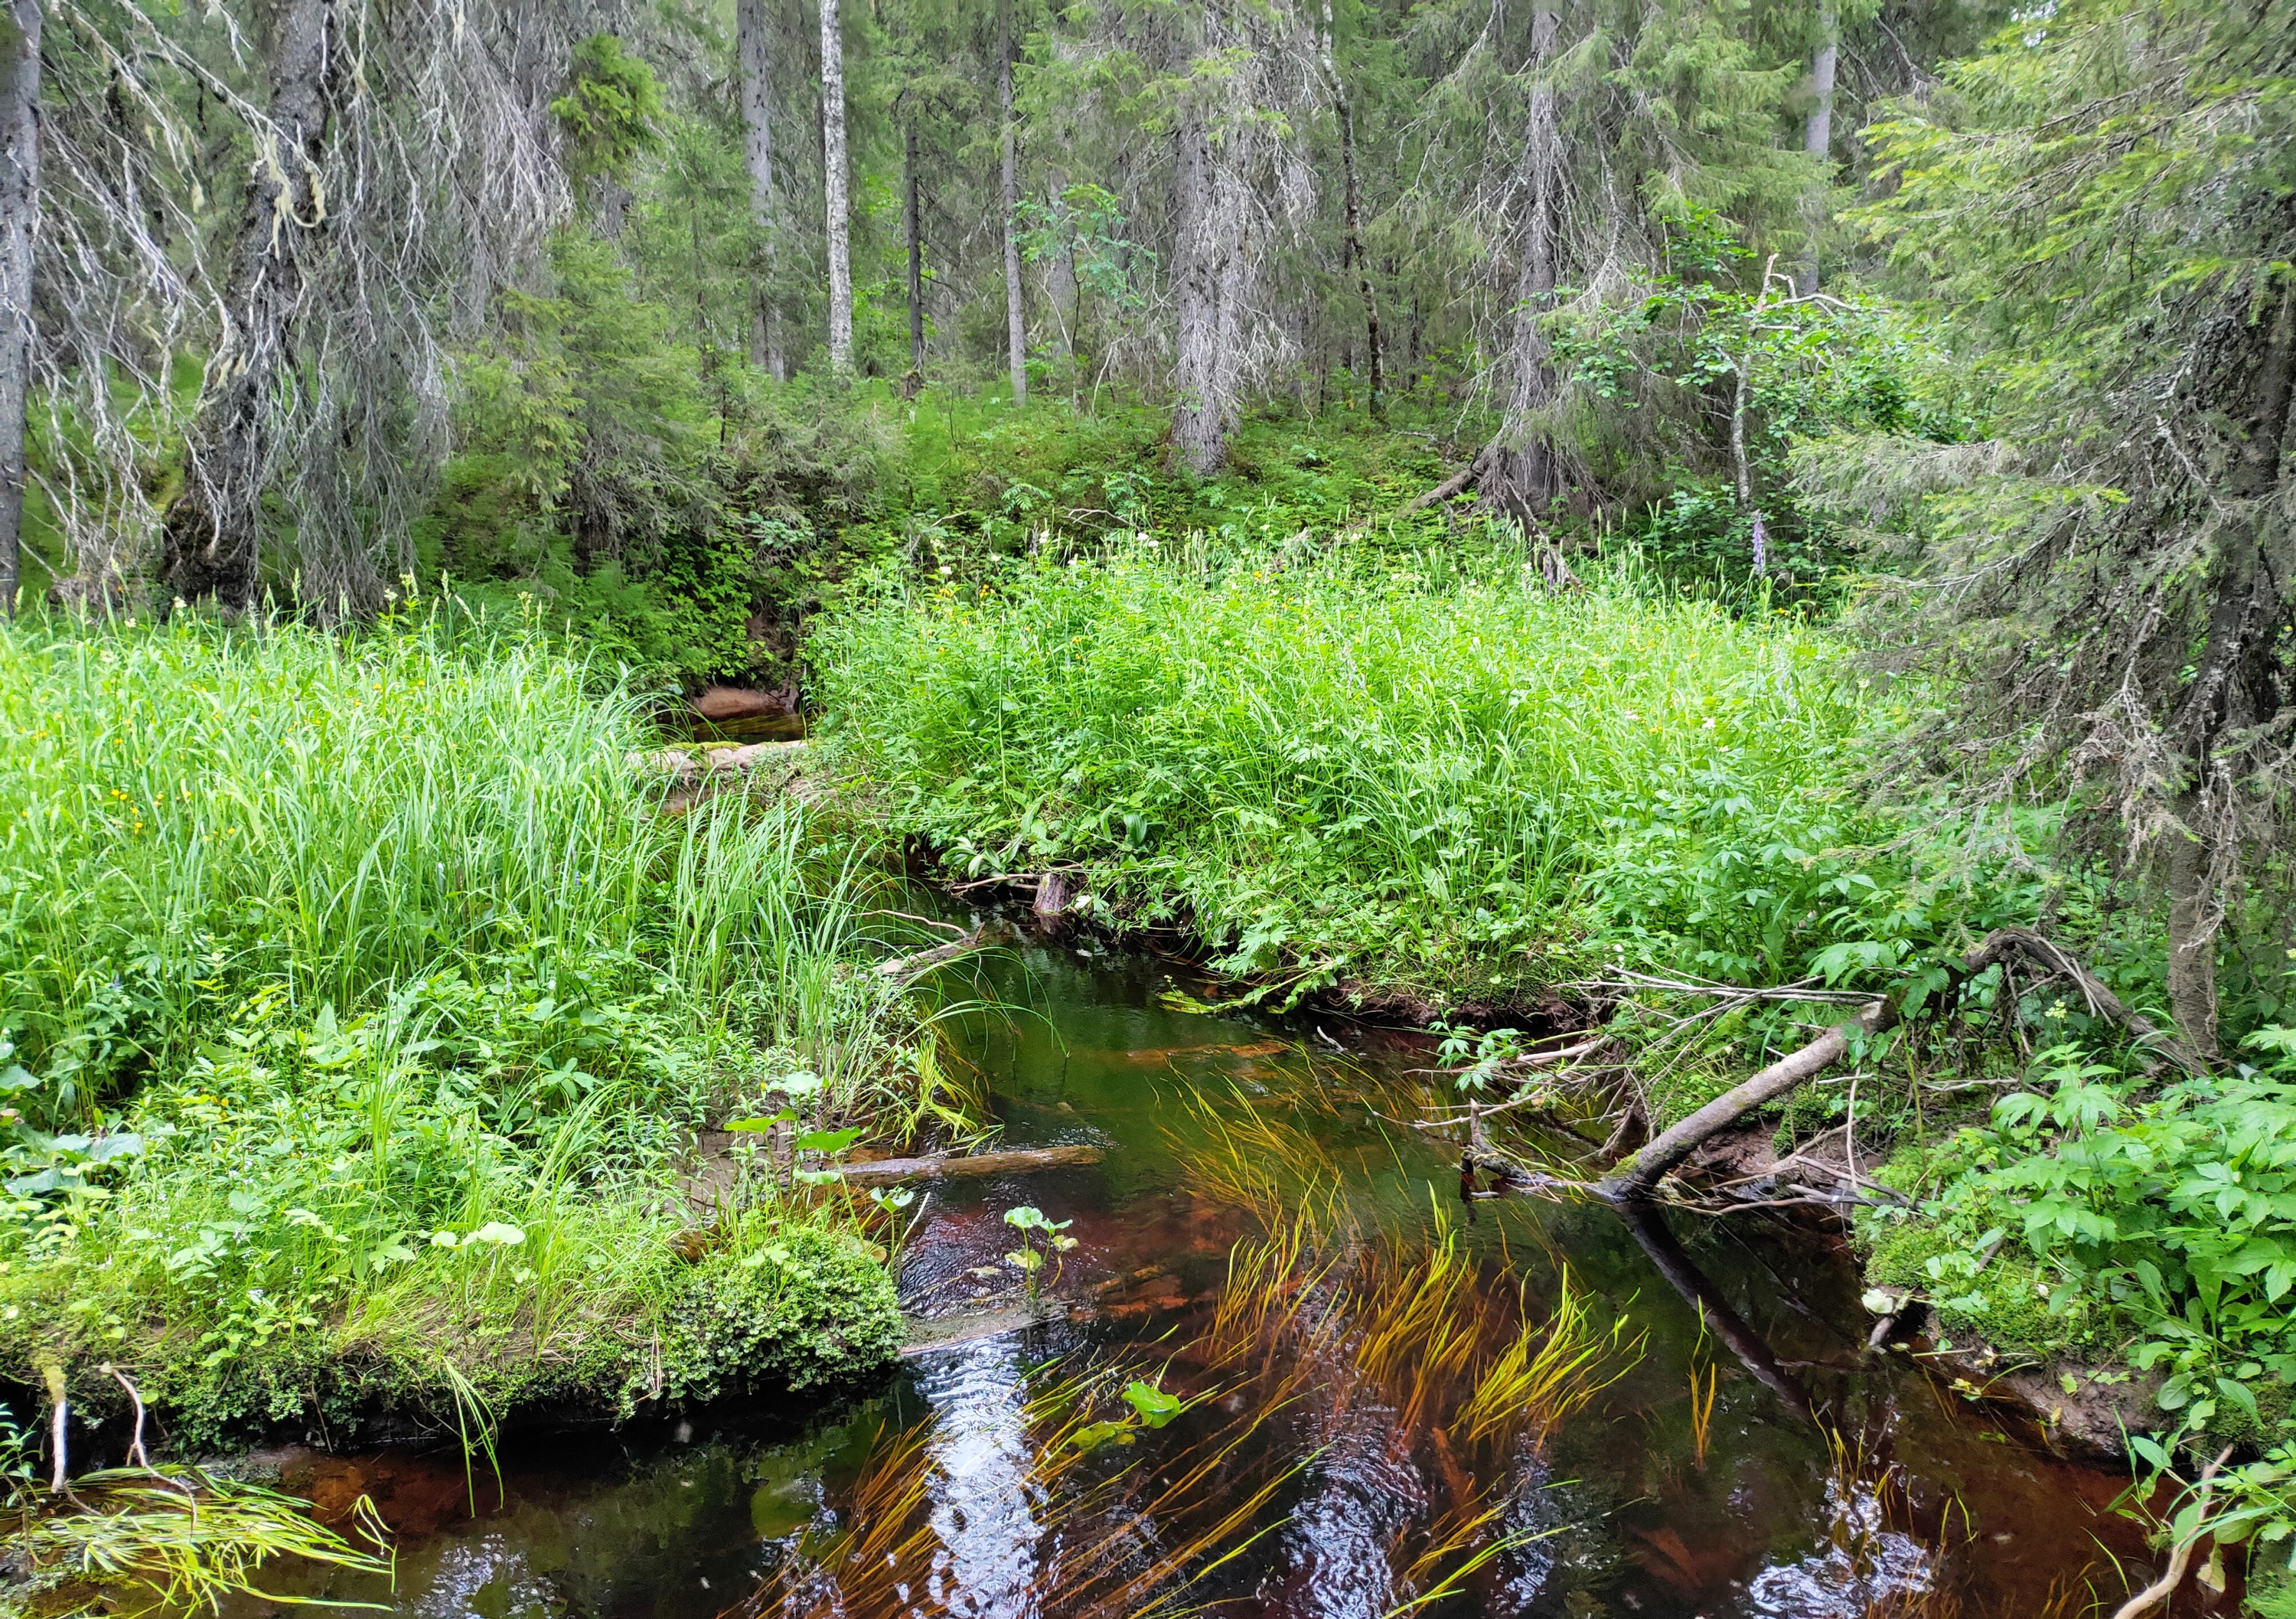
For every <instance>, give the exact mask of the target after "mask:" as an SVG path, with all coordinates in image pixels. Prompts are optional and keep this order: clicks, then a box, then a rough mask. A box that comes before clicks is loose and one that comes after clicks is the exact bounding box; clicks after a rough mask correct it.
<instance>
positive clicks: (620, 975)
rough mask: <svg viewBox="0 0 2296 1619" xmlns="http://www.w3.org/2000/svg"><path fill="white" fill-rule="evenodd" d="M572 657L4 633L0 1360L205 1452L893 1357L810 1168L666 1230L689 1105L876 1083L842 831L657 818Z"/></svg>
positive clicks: (436, 626)
mask: <svg viewBox="0 0 2296 1619" xmlns="http://www.w3.org/2000/svg"><path fill="white" fill-rule="evenodd" d="M605 684H606V685H607V686H609V688H610V689H607V690H605V691H604V692H603V694H602V693H601V692H600V691H599V690H598V689H597V687H598V686H599V685H600V674H599V671H597V670H591V669H588V668H586V667H584V666H583V665H581V664H579V663H578V662H571V661H569V660H568V659H566V658H564V657H562V656H560V655H557V654H554V653H551V652H550V651H548V650H546V649H545V648H543V647H541V646H539V645H536V644H534V643H532V642H530V641H529V640H527V639H525V638H523V637H521V636H519V635H516V634H513V633H496V632H494V631H490V630H488V629H487V627H485V626H484V625H480V624H473V623H471V622H470V621H468V620H464V619H461V618H458V617H457V616H455V615H454V614H453V613H451V612H438V613H435V614H425V615H423V616H421V617H419V618H417V617H402V618H401V619H398V620H394V621H392V622H389V623H387V624H386V625H384V626H383V627H381V629H378V630H375V631H373V632H372V633H367V634H361V635H357V636H340V637H337V636H329V635H324V634H319V633H316V632H311V631H307V630H304V629H299V628H297V627H294V626H291V625H286V624H267V625H255V626H250V627H248V628H246V629H235V630H234V629H217V628H215V627H212V626H208V627H201V626H197V625H193V624H191V623H188V622H181V623H178V624H177V625H175V626H172V627H167V628H160V627H152V626H144V627H129V626H119V627H112V628H109V629H86V630H83V629H69V628H53V627H42V626H39V625H37V624H26V625H22V626H18V627H11V628H8V629H0V730H4V732H5V733H6V734H7V735H8V736H9V738H10V746H9V748H8V750H7V751H6V752H5V754H4V756H0V937H4V938H5V940H6V941H7V946H8V948H7V949H5V951H4V952H0V956H4V965H0V1040H4V1041H5V1042H7V1043H9V1044H11V1045H12V1048H13V1050H12V1054H10V1053H4V1052H0V1086H4V1087H5V1088H6V1089H7V1090H8V1092H9V1095H8V1096H7V1097H6V1098H5V1100H6V1101H7V1102H8V1103H9V1104H10V1107H9V1111H8V1113H7V1114H5V1115H0V1125H4V1127H5V1131H6V1133H5V1138H4V1141H0V1160H4V1167H5V1170H6V1176H7V1178H6V1196H5V1197H4V1198H0V1366H4V1368H6V1369H7V1370H9V1371H11V1372H12V1373H13V1374H14V1375H16V1376H18V1377H26V1378H28V1379H29V1378H30V1377H32V1375H33V1374H34V1372H35V1371H36V1370H37V1368H41V1367H44V1366H47V1365H60V1366H61V1367H63V1368H67V1370H69V1371H70V1374H71V1376H72V1379H73V1381H74V1383H75V1385H77V1386H76V1388H75V1395H76V1400H77V1401H82V1402H87V1403H92V1404H93V1406H94V1408H95V1409H102V1407H103V1406H104V1404H105V1402H106V1401H107V1400H108V1399H116V1394H115V1393H114V1392H113V1390H112V1389H111V1386H110V1382H109V1379H106V1378H102V1377H98V1376H97V1375H96V1374H95V1373H94V1370H93V1369H92V1368H93V1367H94V1364H95V1363H96V1362H97V1361H100V1360H110V1361H113V1362H117V1363H119V1365H121V1366H122V1367H124V1368H127V1370H128V1371H129V1372H130V1374H131V1375H133V1376H134V1377H135V1378H136V1379H137V1381H138V1382H140V1383H141V1384H142V1385H143V1387H144V1390H145V1392H146V1393H148V1394H150V1395H151V1396H152V1398H153V1399H154V1401H155V1402H156V1403H157V1404H158V1405H160V1408H161V1409H163V1410H164V1411H166V1412H167V1413H168V1415H169V1416H170V1417H171V1418H173V1419H174V1423H175V1433H176V1436H177V1437H178V1438H179V1439H181V1440H184V1441H185V1442H190V1443H204V1442H214V1441H215V1440H217V1438H218V1437H220V1436H221V1435H222V1434H225V1432H228V1431H234V1430H248V1429H259V1428H263V1427H266V1426H274V1425H277V1424H283V1423H285V1424H299V1425H302V1426H309V1427H311V1428H313V1429H314V1431H317V1432H324V1433H330V1434H335V1435H336V1436H340V1433H341V1431H342V1428H343V1426H346V1425H350V1426H355V1425H356V1424H357V1423H358V1422H359V1421H360V1420H361V1419H362V1418H364V1417H366V1416H371V1415H373V1414H374V1412H375V1411H376V1410H377V1409H396V1410H398V1412H400V1413H401V1414H403V1415H408V1416H427V1417H430V1418H437V1419H440V1420H444V1421H446V1422H447V1423H448V1425H449V1426H452V1424H453V1423H454V1421H455V1419H456V1417H457V1415H458V1414H461V1415H462V1416H463V1418H465V1419H467V1418H468V1417H469V1415H470V1413H471V1412H474V1411H475V1412H479V1413H481V1414H482V1415H483V1414H486V1413H491V1414H492V1415H493V1416H496V1417H500V1416H504V1415H508V1414H510V1413H512V1412H513V1411H514V1410H516V1409H520V1408H521V1407H530V1406H532V1405H534V1404H536V1403H537V1402H539V1401H545V1400H550V1401H567V1402H571V1406H572V1407H574V1408H579V1407H581V1406H584V1405H588V1406H592V1407H597V1406H603V1408H604V1409H614V1408H615V1407H616V1406H617V1405H619V1406H621V1407H623V1408H625V1409H627V1406H628V1405H629V1404H630V1403H631V1402H632V1401H643V1400H645V1399H649V1398H654V1397H668V1395H669V1394H672V1393H685V1394H687V1395H693V1396H699V1395H702V1394H706V1393H709V1392H712V1391H713V1390H714V1389H716V1388H717V1387H720V1386H724V1385H728V1384H730V1383H737V1382H741V1381H743V1380H746V1379H749V1378H752V1377H756V1378H762V1379H765V1380H767V1381H775V1380H781V1381H788V1382H792V1383H796V1384H799V1385H804V1384H808V1383H812V1382H818V1381H822V1380H824V1379H828V1378H833V1377H839V1376H842V1375H846V1374H849V1373H851V1372H853V1371H857V1370H859V1369H862V1368H866V1367H868V1366H870V1365H872V1364H873V1363H875V1362H877V1361H878V1360H881V1359H882V1358H883V1357H885V1356H886V1355H888V1354H889V1353H890V1348H891V1345H892V1344H893V1343H894V1342H895V1341H896V1338H897V1334H898V1316H897V1313H896V1311H895V1309H894V1305H893V1301H892V1294H891V1289H890V1282H889V1281H888V1280H887V1279H886V1278H885V1277H884V1275H883V1273H882V1270H881V1265H880V1263H879V1262H878V1256H877V1255H876V1254H875V1253H874V1252H873V1250H872V1249H871V1248H870V1247H869V1245H866V1244H865V1242H864V1241H863V1240H862V1238H861V1237H859V1235H858V1234H857V1232H855V1231H854V1230H853V1229H851V1228H852V1221H851V1220H850V1218H849V1216H848V1215H846V1214H845V1213H844V1212H842V1210H843V1204H842V1203H841V1202H840V1201H835V1200H830V1199H826V1198H824V1199H820V1200H816V1195H815V1194H813V1193H811V1192H810V1191H808V1190H807V1189H805V1188H791V1187H790V1186H789V1185H787V1184H786V1183H785V1182H783V1183H778V1184H775V1185H773V1187H772V1189H770V1190H768V1191H767V1192H766V1193H765V1194H764V1195H763V1196H764V1197H765V1202H766V1203H767V1204H769V1205H770V1206H759V1207H756V1208H750V1209H746V1210H740V1211H734V1212H732V1214H730V1215H729V1217H728V1221H727V1226H726V1231H724V1232H722V1233H720V1234H719V1236H718V1237H717V1238H715V1239H713V1241H712V1242H711V1243H710V1244H708V1245H694V1244H688V1245H686V1251H685V1253H678V1252H676V1251H673V1249H672V1248H671V1247H670V1246H669V1245H668V1240H667V1239H668V1237H671V1236H673V1235H675V1234H676V1232H677V1231H678V1230H679V1229H681V1228H683V1227H685V1226H686V1225H687V1224H689V1223H691V1221H692V1220H693V1215H692V1214H691V1213H690V1212H689V1211H688V1210H687V1208H686V1206H685V1199H684V1198H683V1197H682V1196H680V1195H679V1194H678V1191H677V1173H678V1170H679V1166H680V1163H681V1160H682V1159H683V1157H684V1155H685V1154H686V1153H687V1152H688V1150H689V1148H690V1146H691V1145H692V1142H693V1132H694V1130H696V1129H698V1128H699V1127H700V1126H701V1125H703V1124H704V1123H705V1122H711V1121H714V1120H716V1119H718V1118H722V1117H724V1116H725V1115H726V1114H727V1113H728V1112H741V1113H768V1112H771V1111H772V1110H774V1109H776V1108H780V1109H783V1110H786V1111H789V1112H791V1113H801V1114H803V1115H804V1118H805V1121H806V1122H808V1123H809V1124H810V1125H812V1126H814V1127H816V1128H819V1127H821V1126H825V1125H829V1124H832V1123H836V1122H841V1121H843V1120H845V1119H848V1118H854V1119H861V1120H867V1119H869V1118H872V1117H874V1116H876V1115H878V1114H885V1113H890V1112H892V1111H894V1110H895V1109H896V1108H898V1107H900V1106H904V1105H906V1106H914V1104H915V1102H916V1100H917V1097H918V1096H919V1094H920V1086H919V1064H920V1061H921V1055H920V1054H921V1052H922V1048H923V1047H924V1045H925V1043H926V1033H925V1031H922V1029H921V1028H920V1027H919V1026H918V1025H917V1024H916V1023H915V1022H914V1020H913V1019H911V1018H909V1017H907V1016H906V1015H905V1013H904V1011H903V1009H902V1006H901V1003H900V1002H899V1000H898V996H897V993H896V991H894V990H892V989H891V988H890V987H889V986H886V985H884V984H882V983H881V981H879V980H878V979H877V978H876V977H875V975H874V974H869V973H866V972H864V971H858V970H857V964H858V963H859V962H860V961H861V960H863V959H865V958H867V957H872V956H873V955H875V954H878V953H881V947H880V946H876V945H874V944H873V942H872V941H871V940H870V938H869V937H868V932H869V930H868V928H867V926H866V914H867V911H868V908H869V904H870V887H871V883H872V879H871V877H870V876H869V875H868V871H867V867H865V864H864V859H865V855H864V851H860V850H857V848H855V847H854V846H852V845H851V844H849V843H848V844H846V845H845V846H843V847H842V848H841V849H840V848H838V847H836V846H835V845H834V844H832V842H830V841H829V840H825V839H824V837H822V836H821V835H820V834H818V833H817V832H816V830H815V828H814V827H813V826H811V825H810V824H809V822H808V818H807V817H806V816H805V814H804V813H803V812H802V811H801V810H799V809H797V808H795V807H793V806H791V805H788V804H776V805H772V806H762V807H761V806H758V805H755V804H752V803H750V801H747V800H745V799H743V798H742V797H738V796H725V797H719V798H715V799H712V800H709V801H705V802H703V803H701V804H698V805H696V806H694V807H693V809H691V810H690V812H688V813H686V814H684V815H682V816H675V817H670V816H664V815H662V814H660V812H659V807H658V798H659V795H660V789H659V788H658V787H657V786H654V785H649V784H648V783H647V782H646V781H645V780H644V778H643V777H642V773H641V772H640V771H638V770H637V769H635V768H634V767H633V764H632V762H631V756H632V754H633V752H635V751H636V750H638V749H639V748H641V747H642V746H643V745H644V744H645V742H646V740H647V737H646V732H645V727H644V724H643V722H642V716H641V715H640V713H639V712H638V711H637V708H636V706H635V703H634V702H633V700H632V699H631V698H630V697H628V696H627V695H626V694H620V693H618V692H616V691H613V690H611V682H607V683H605ZM776 1234H777V1235H776ZM768 1237H773V1238H774V1240H771V1241H768V1240H767V1238H768ZM705 1320H706V1321H715V1322H716V1323H717V1337H716V1338H715V1339H714V1340H709V1341H704V1339H702V1338H701V1337H697V1335H696V1332H697V1329H696V1327H695V1326H694V1323H696V1322H700V1321H705ZM734 1344H738V1345H739V1348H738V1350H735V1349H730V1348H729V1345H734Z"/></svg>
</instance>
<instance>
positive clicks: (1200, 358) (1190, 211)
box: [1172, 105, 1227, 476]
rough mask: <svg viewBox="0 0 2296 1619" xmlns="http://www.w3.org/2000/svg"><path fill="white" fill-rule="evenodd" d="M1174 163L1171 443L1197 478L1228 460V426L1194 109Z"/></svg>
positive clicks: (1203, 144) (1207, 193) (1214, 224)
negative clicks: (1175, 319)
mask: <svg viewBox="0 0 2296 1619" xmlns="http://www.w3.org/2000/svg"><path fill="white" fill-rule="evenodd" d="M1177 139H1178V143H1179V152H1178V154H1177V156H1178V162H1177V169H1176V172H1177V181H1176V185H1177V192H1178V195H1177V199H1176V201H1177V203H1178V215H1179V230H1178V242H1177V252H1176V253H1175V255H1174V258H1175V259H1176V261H1177V262H1176V265H1175V270H1176V274H1175V275H1174V287H1173V291H1174V293H1175V296H1176V298H1177V304H1178V323H1179V324H1178V331H1177V334H1176V339H1175V344H1174V349H1175V353H1174V359H1175V365H1174V373H1175V375H1174V381H1175V383H1176V385H1177V386H1176V390H1175V393H1176V398H1175V399H1174V402H1173V407H1172V448H1173V449H1174V451H1175V453H1176V454H1177V456H1178V457H1179V459H1180V460H1181V461H1182V462H1183V463H1184V464H1186V465H1187V466H1188V468H1189V469H1190V470H1192V471H1193V472H1194V473H1197V474H1199V475H1200V476H1209V475H1210V473H1215V472H1218V470H1219V466H1220V463H1221V462H1223V461H1225V460H1226V458H1227V427H1226V422H1225V420H1224V419H1223V418H1224V415H1225V412H1226V400H1225V399H1224V398H1223V397H1222V396H1223V389H1222V386H1221V371H1222V361H1221V357H1220V354H1219V298H1220V287H1221V283H1222V281H1223V279H1224V275H1223V271H1224V266H1223V265H1222V263H1221V252H1220V247H1221V244H1220V230H1219V221H1218V217H1217V216H1218V211H1219V210H1218V201H1217V199H1216V197H1215V195H1214V190H1215V185H1216V181H1215V178H1214V176H1213V173H1212V152H1211V139H1210V134H1209V132H1208V131H1207V130H1206V129H1205V127H1204V119H1203V114H1202V112H1201V110H1199V109H1197V108H1196V107H1194V106H1193V105H1192V106H1190V107H1189V108H1188V109H1187V110H1186V111H1184V112H1183V113H1182V114H1181V116H1180V120H1179V130H1178V136H1177Z"/></svg>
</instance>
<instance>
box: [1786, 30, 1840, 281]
mask: <svg viewBox="0 0 2296 1619" xmlns="http://www.w3.org/2000/svg"><path fill="white" fill-rule="evenodd" d="M1817 26H1818V45H1817V50H1816V53H1814V54H1813V55H1812V56H1811V57H1810V63H1809V79H1810V89H1811V91H1812V93H1813V95H1814V96H1815V98H1816V99H1814V100H1813V101H1812V102H1811V103H1810V108H1809V117H1808V119H1807V120H1805V121H1804V123H1803V125H1802V131H1801V145H1802V150H1803V151H1804V152H1807V153H1808V154H1809V156H1810V157H1811V158H1812V159H1813V160H1815V161H1816V165H1817V177H1816V178H1815V179H1813V180H1812V181H1811V183H1810V189H1809V194H1808V196H1807V197H1806V198H1804V199H1803V201H1802V218H1803V224H1804V226H1805V227H1806V228H1807V230H1808V233H1809V246H1808V251H1806V252H1805V254H1804V255H1803V258H1802V263H1801V273H1800V275H1797V276H1796V277H1795V278H1794V281H1795V291H1797V292H1800V294H1801V295H1802V296H1803V297H1805V298H1807V297H1808V296H1809V295H1810V294H1811V293H1812V292H1816V291H1817V235H1818V233H1819V232H1820V231H1821V230H1823V229H1825V216H1826V204H1827V201H1828V199H1829V195H1830V193H1831V192H1832V190H1833V185H1832V177H1833V75H1834V69H1835V66H1836V64H1837V63H1838V62H1839V60H1840V58H1841V16H1840V14H1839V13H1838V12H1835V10H1834V9H1833V6H1831V5H1827V6H1824V7H1822V8H1820V10H1819V12H1818V13H1817Z"/></svg>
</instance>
